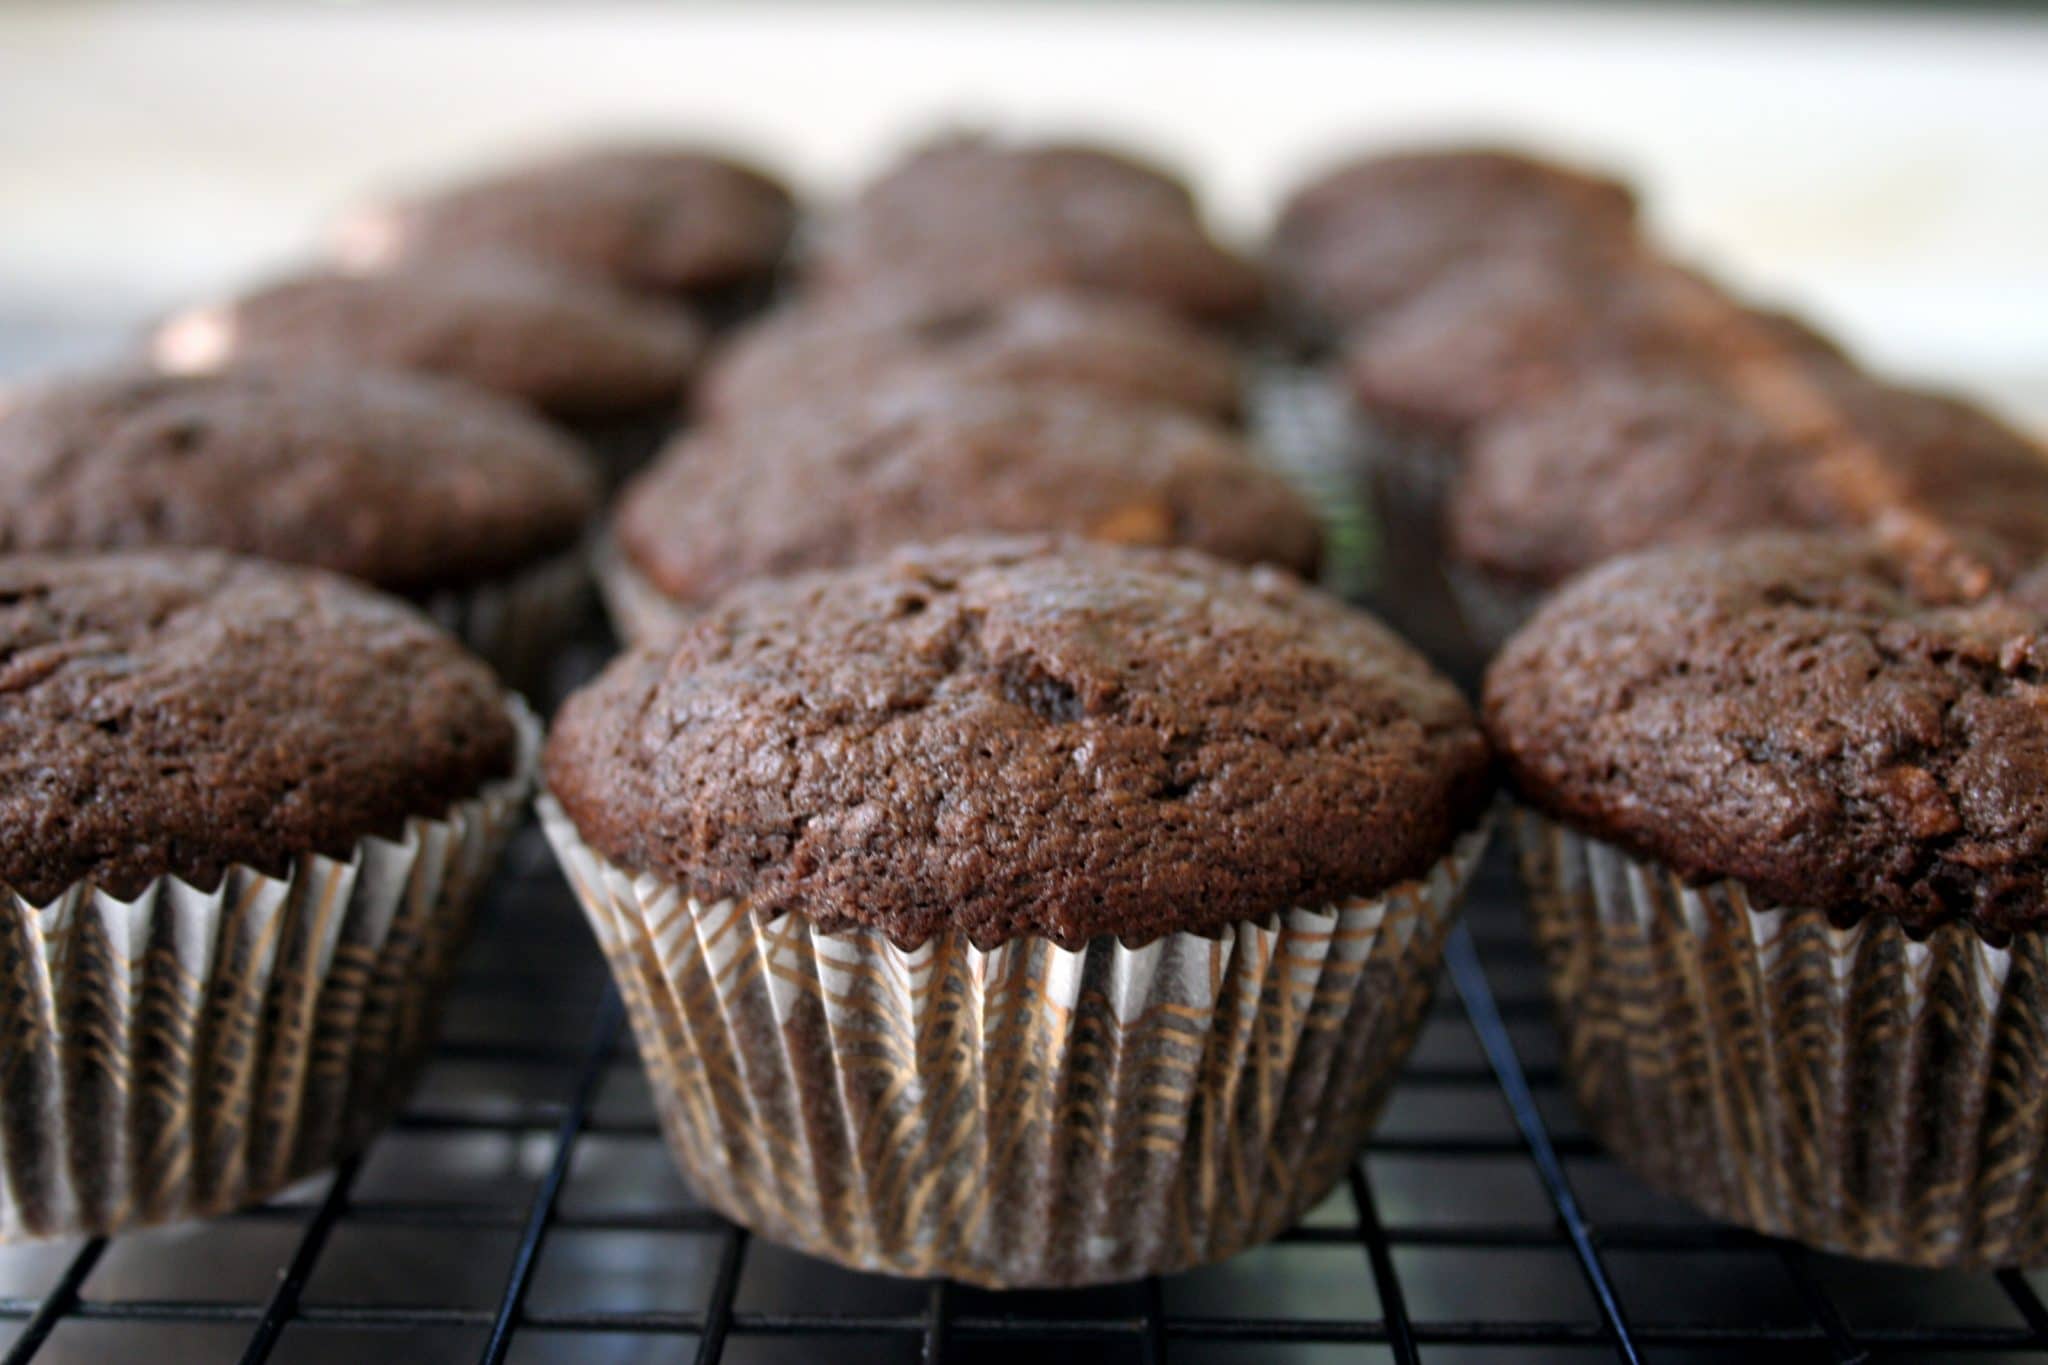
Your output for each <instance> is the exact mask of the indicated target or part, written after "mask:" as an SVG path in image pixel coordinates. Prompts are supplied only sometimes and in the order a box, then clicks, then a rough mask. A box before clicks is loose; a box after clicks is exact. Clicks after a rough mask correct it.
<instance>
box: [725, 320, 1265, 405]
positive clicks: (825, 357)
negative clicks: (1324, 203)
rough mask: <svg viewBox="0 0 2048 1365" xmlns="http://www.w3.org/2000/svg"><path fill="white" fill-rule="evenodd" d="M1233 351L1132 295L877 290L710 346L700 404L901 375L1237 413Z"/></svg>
mask: <svg viewBox="0 0 2048 1365" xmlns="http://www.w3.org/2000/svg"><path fill="white" fill-rule="evenodd" d="M1238 371H1239V365H1238V359H1237V355H1236V352H1235V351H1234V350H1233V349H1232V348H1231V346H1230V344H1229V343H1228V342H1226V341H1224V340H1223V339H1222V338H1220V337H1218V336H1215V335H1213V334H1211V333H1209V332H1206V331H1204V330H1202V329H1201V328H1199V327H1197V326H1195V325H1194V324H1192V323H1190V322H1187V321H1185V320H1183V319H1180V318H1176V317H1174V316H1173V315H1172V314H1170V313H1167V312H1164V311H1162V310H1160V309H1157V308H1153V307H1151V306H1149V305H1147V304H1145V303H1142V302H1139V301H1137V300H1134V299H1118V298H1113V297H1108V296H1104V295H1090V294H1080V293H1072V292H1066V291H1047V292H1044V293H1031V294H1020V295H1017V296H1016V297H1014V298H1007V299H994V300H989V301H987V302H984V303H979V304H972V303H970V304H948V303H945V302H942V301H935V300H931V299H926V298H922V297H919V296H917V295H915V294H912V295H908V296H904V297H877V298H874V299H871V300H862V301H857V302H849V303H843V304H840V305H837V306H832V305H813V306H810V307H799V308H785V309H782V310H780V311H779V312H777V313H774V314H771V315H770V316H769V317H767V318H765V319H763V320H762V321H761V322H759V323H757V324H755V325H754V326H752V327H750V328H748V329H747V330H746V331H745V332H743V333H741V334H740V335H739V336H738V337H736V338H734V340H733V342H732V344H731V345H729V346H727V347H725V348H724V349H722V350H721V351H719V352H718V354H717V355H716V356H715V357H714V358H713V360H712V362H711V364H710V366H709V367H708V369H707V370H706V371H705V374H704V378H703V380H702V381H701V382H700V383H699V385H698V386H697V391H696V395H695V396H696V402H697V405H698V410H699V411H700V412H701V413H702V414H704V415H705V416H707V417H712V418H719V417H726V416H730V415H732V414H734V413H740V412H755V411H759V410H761V409H763V408H769V407H775V406H779V405H782V404H788V403H797V402H802V401H805V400H806V399H809V398H813V397H815V396H816V395H818V394H820V393H832V392H837V391H840V390H845V389H857V388H867V387H871V386H873V385H875V384H876V383H879V382H882V381H888V382H891V383H895V382H901V381H904V380H908V379H928V380H941V381H946V382H950V383H1007V384H1020V385H1029V386H1032V387H1044V388H1071V389H1083V390H1086V391H1088V392H1091V393H1100V394H1104V395H1108V396H1112V397H1120V398H1126V399H1131V400H1133V401H1138V402H1148V403H1160V404H1164V405H1166V406H1169V407H1176V408H1181V409H1183V410H1185V411H1188V412H1193V413H1197V414H1200V415H1204V416H1208V417H1213V418H1215V419H1217V420H1219V421H1230V420H1234V419H1235V418H1236V416H1237V414H1238V407H1239V398H1240V392H1239V391H1240V388H1241V387H1242V386H1241V384H1240V379H1239V373H1238Z"/></svg>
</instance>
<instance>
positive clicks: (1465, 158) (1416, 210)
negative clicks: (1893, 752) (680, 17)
mask: <svg viewBox="0 0 2048 1365" xmlns="http://www.w3.org/2000/svg"><path fill="white" fill-rule="evenodd" d="M1636 234H1637V220H1636V198H1635V195H1634V194H1633V192H1631V191H1630V190H1629V188H1628V187H1627V186H1626V185H1624V184H1622V183H1621V182H1619V181H1617V180H1613V179H1610V178H1608V177H1607V176H1604V175H1600V174H1597V173H1594V172H1591V171H1586V170H1581V169H1579V168H1576V167H1573V166H1568V165H1563V164H1560V163H1557V162H1551V161H1543V160H1539V159H1537V158H1535V157H1532V156H1528V155H1525V154H1523V153H1521V152H1516V151H1512V150H1508V149H1504V148H1492V147H1452V148H1442V149H1410V150H1404V151H1399V152H1393V153H1388V154H1383V155H1379V156H1371V157H1363V158H1359V159H1356V160H1352V161H1348V162H1345V163H1343V164H1342V165H1339V166H1337V167H1335V168H1333V169H1330V170H1328V171H1325V172H1323V173H1322V174H1320V175H1318V176H1317V177H1316V178H1314V179H1313V180H1311V181H1310V182H1309V183H1308V184H1306V185H1304V186H1302V187H1301V188H1300V189H1298V190H1296V191H1295V192H1294V193H1293V194H1292V195H1290V196H1289V197H1288V199H1287V201H1286V203H1285V204H1284V205H1283V206H1282V208H1281V211H1280V215H1279V218H1278V220H1277V221H1276V222H1275V224H1274V228H1273V235H1272V240H1271V242H1270V244H1269V247H1268V256H1267V262H1268V265H1269V266H1270V268H1271V273H1272V277H1273V282H1274V291H1275V293H1276V294H1277V295H1278V297H1279V300H1280V302H1281V304H1282V307H1283V310H1284V312H1285V314H1286V316H1287V318H1288V320H1289V322H1290V324H1291V325H1292V326H1293V327H1294V329H1295V330H1296V331H1297V332H1298V333H1300V334H1301V335H1303V336H1304V337H1306V338H1308V339H1311V340H1318V339H1320V340H1329V339H1333V338H1335V337H1338V336H1341V335H1343V334H1344V333H1346V332H1348V331H1351V330H1353V329H1355V328H1358V327H1360V326H1365V325H1369V324H1370V323H1372V322H1373V321H1375V320H1376V319H1379V318H1381V317H1384V316H1385V315H1386V314H1387V313H1389V312H1390V311H1392V310H1393V309H1395V308H1397V307H1398V306H1399V305H1401V304H1402V303H1405V302H1407V301H1408V300H1410V299H1412V298H1415V297H1416V296H1418V295H1419V294H1421V293H1423V292H1424V291H1426V290H1428V289H1429V288H1431V287H1432V286H1434V285H1436V284H1438V283H1439V282H1441V281H1443V280H1445V279H1448V278H1450V277H1451V276H1453V275H1455V274H1457V273H1459V272H1462V271H1464V270H1469V269H1470V268H1472V266H1474V265H1475V264H1478V263H1482V262H1486V261H1492V260H1502V259H1508V260H1523V259H1526V260H1530V261H1532V262H1534V263H1536V264H1537V265H1539V266H1552V267H1561V268H1573V267H1577V268H1581V269H1584V268H1593V266H1594V265H1595V264H1596V263H1597V262H1599V261H1600V260H1601V259H1602V258H1603V257H1607V256H1612V255H1615V254H1617V253H1626V252H1627V251H1629V250H1632V249H1633V248H1634V245H1635V241H1636Z"/></svg>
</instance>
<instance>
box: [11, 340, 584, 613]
mask: <svg viewBox="0 0 2048 1365" xmlns="http://www.w3.org/2000/svg"><path fill="white" fill-rule="evenodd" d="M596 510H597V492H596V483H595V478H594V476H593V474H592V473H591V471H590V469H589V467H588V462H587V460H586V458H585V457H584V455H583V454H582V452H581V451H579V450H577V449H576V448H575V447H574V446H572V445H570V444H569V443H568V442H567V441H566V439H565V438H563V437H561V436H559V435H557V434H556V433H555V432H553V431H552V430H551V429H549V428H547V427H545V426H543V425H541V424H540V423H539V422H537V421H535V420H534V419H533V418H532V417H530V416H528V415H527V414H525V413H524V412H522V411H520V410H518V409H516V408H513V407H511V406H509V405H507V404H504V403H501V402H499V401H497V400H495V399H492V398H490V397H489V396H487V395H484V394H480V393H477V392H475V391H473V390H470V389H465V388H457V387H455V386H453V385H446V384H440V383H435V382H433V381H430V380H427V379H423V378H418V377H414V376H408V375H397V374H378V373H373V372H369V371H361V370H340V369H302V370H263V369H241V370H232V371H227V372H224V373H221V374H217V375H206V376H178V375H161V374H152V373H150V372H148V371H145V370H140V369H116V370H107V371H95V372H91V373H80V374H76V375H70V376H65V377H60V378H54V379H50V380H46V381H43V382H40V383H36V384H31V385H27V386H24V387H23V388H21V389H20V390H18V391H16V392H14V393H12V394H10V395H9V396H8V399H7V401H6V403H5V404H4V406H0V551H4V552H7V553H19V552H22V551H25V550H114V549H133V548H148V547H157V546H180V545H182V546H199V547H207V548H212V549H221V550H234V551H238V552H241V553H244V554H254V555H260V556H263V557H264V558H268V559H277V560H284V561H288V562H295V563H305V564H312V565H314V566H316V567H319V568H324V569H331V570H333V571H335V572H337V573H343V574H347V575H348V576H350V577H352V578H360V579H364V580H366V581H368V582H372V583H375V584H377V585H378V586H380V587H384V588H388V589H390V590H392V591H394V592H400V593H409V594H419V593H424V592H427V591H429V590H432V589H436V588H442V587H449V586H456V585H462V584H468V583H474V582H478V581H481V580H484V579H488V578H492V577H495V576H497V575H500V574H504V573H509V572H512V571H515V570H517V569H520V568H522V567H524V566H526V565H529V564H532V563H534V562H536V561H537V560H541V559H545V558H547V557H549V556H551V555H555V554H559V553H562V552H564V551H566V550H568V549H570V548H572V547H573V546H574V545H575V544H576V543H577V541H578V540H579V539H580V537H581V536H582V533H583V530H584V527H585V526H586V525H587V524H588V522H589V520H590V518H591V517H592V516H593V515H594V514H595V512H596Z"/></svg>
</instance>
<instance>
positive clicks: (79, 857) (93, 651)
mask: <svg viewBox="0 0 2048 1365" xmlns="http://www.w3.org/2000/svg"><path fill="white" fill-rule="evenodd" d="M516 748H517V736H516V734H515V730H514V726H513V723H512V721H511V719H510V716H509V714H508V712H507V709H506V705H505V698H504V695H503V693H502V692H501V690H500V688H499V685H498V683H497V682H496V680H495V679H494V678H493V677H492V675H491V673H490V671H489V669H487V668H486V667H485V666H484V665H483V664H482V663H481V662H479V661H477V660H475V659H473V658H472V657H470V656H469V655H468V654H466V653H465V652H464V651H463V650H462V649H461V648H460V647H459V646H457V645H456V644H455V643H454V641H452V640H450V639H449V638H447V637H446V636H445V635H443V634H442V633H441V632H440V631H438V630H436V629H435V628H434V627H433V626H432V625H430V624H429V623H428V622H427V621H426V620H425V619H424V618H423V617H421V616H419V615H418V614H417V613H415V612H413V611H412V610H410V609H409V608H407V607H405V606H403V605H402V604H400V603H397V602H393V601H390V600H389V599H386V598H382V597H379V596H377V595H376V594H374V593H372V592H369V591H367V590H365V589H362V588H359V587H356V586H354V585H352V584H350V583H347V582H346V581H344V580H342V579H339V578H334V577H330V576H328V575H326V574H321V573H315V572H311V571H304V570H292V569H284V568H280V567H276V566H272V565H266V564H260V563H257V562H255V561H251V560H242V559H236V558H233V557H231V556H226V555H218V554H210V553H201V552H162V553H146V554H119V555H99V556H42V555H21V556H12V557H7V558H0V884H4V885H5V886H6V887H8V888H9V889H11V890H12V891H13V892H15V893H16V894H18V895H21V896H24V897H26V898H27V899H28V900H30V901H31V902H41V901H43V900H47V899H49V898H51V897H54V896H56V895H58V894H60V893H61V892H62V891H63V890H64V889H65V888H66V887H68V886H70V885H71V884H73V883H75V882H78V881H80V880H82V879H85V878H91V879H92V880H93V881H94V882H95V884H96V885H98V887H99V888H100V889H102V890H104V891H107V892H110V893H112V894H114V895H118V896H132V895H135V894H138V893H139V892H140V891H141V890H142V889H143V887H144V886H146V885H147V884H148V883H149V882H150V881H151V880H153V879H154V878H156V877H158V876H162V875H166V874H168V875H175V876H177V877H180V878H183V879H184V880H186V881H188V882H191V883H193V884H194V885H198V886H202V887H211V886H213V885H215V884H216V883H217V882H218V881H219V879H220V877H221V874H222V873H223V872H224V871H225V870H226V868H227V867H228V866H229V865H231V864H235V863H246V864H248V865H250V866H253V867H255V868H257V869H258V870H259V871H264V872H268V873H272V874H276V873H278V872H280V871H281V870H282V869H283V868H284V867H285V866H286V865H288V864H289V863H290V861H291V860H292V859H293V858H295V857H296V856H298V855H299V854H302V853H312V852H317V853H324V854H328V855H330V856H345V855H346V853H347V851H348V849H349V848H350V847H351V846H352V845H353V844H354V843H355V842H356V841H357V840H359V839H361V838H363V837H365V836H367V835H372V834H376V835H383V836H386V837H391V836H395V835H397V834H398V833H399V832H400V831H401V830H402V828H403V825H404V822H405V820H406V819H407V818H408V817H411V816H420V817H426V818H436V819H438V818H440V817H441V816H442V815H444V814H445V813H446V811H447V809H448V807H449V806H450V805H452V804H453V803H455V802H456V801H459V800H463V799H466V798H469V797H472V796H474V795H476V794H477V792H478V789H479V788H480V787H481V786H483V784H485V783H487V782H489V781H491V780H492V779H494V778H499V777H503V776H506V775H508V774H509V773H510V772H511V770H512V767H513V765H514V762H515V760H516Z"/></svg>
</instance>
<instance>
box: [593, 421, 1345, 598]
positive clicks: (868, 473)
mask: <svg viewBox="0 0 2048 1365" xmlns="http://www.w3.org/2000/svg"><path fill="white" fill-rule="evenodd" d="M612 530H613V536H612V541H613V544H612V547H611V552H610V553H609V554H608V555H607V557H606V563H605V565H604V566H603V568H602V569H601V571H600V572H601V575H602V579H603V582H604V586H605V590H606V596H607V599H608V600H609V601H610V602H611V604H612V613H613V619H614V621H615V622H616V623H617V625H618V626H619V631H620V634H622V635H624V636H626V637H628V638H645V637H651V636H657V635H660V634H662V633H664V632H666V631H667V630H669V629H670V628H671V626H672V624H673V621H674V618H675V616H676V615H677V613H678V611H679V610H681V609H682V608H684V607H687V606H689V605H692V604H696V603H701V602H704V601H707V600H709V599H711V598H713V597H716V596H717V595H718V594H719V593H721V592H724V591H726V590H727V589H729V588H731V587H732V586H733V585H735V584H738V583H742V582H745V581H747V580H748V579H752V578H761V577H768V576H772V575H776V574H788V573H796V572H800V571H803V570H807V569H824V568H836V567H838V566H840V565H845V564H854V563H859V562H861V561H864V560H869V559H874V558H877V557H879V556H881V555H883V554H885V553H886V552H887V551H889V550H892V549H894V548H896V547H897V546H899V545H905V544H913V543H917V542H920V541H931V540H939V539H943V538H945V537H947V536H949V535H957V534H962V533H965V532H971V531H984V532H1032V531H1045V532H1066V533H1069V534H1073V535H1077V536H1083V537H1087V538H1089V539H1092V540H1098V541H1109V542H1116V543H1122V544H1129V545H1158V546H1164V545H1185V546H1189V547H1191V548H1194V549H1198V550H1204V551H1207V552H1208V553H1210V554H1214V555H1216V556H1218V557H1219V558H1222V559H1229V560H1235V561H1239V562H1242V563H1262V562H1264V563H1273V564H1278V565H1280V566H1281V567H1283V568H1286V569H1290V570H1292V571H1293V572H1295V573H1297V574H1300V575H1302V576H1304V577H1311V578H1312V577H1313V576H1314V575H1315V571H1316V567H1317V562H1318V559H1319V555H1320V550H1321V532H1320V529H1319V527H1318V524H1317V521H1316V516H1315V513H1314V511H1313V510H1312V509H1310V508H1309V507H1308V505H1307V504H1306V503H1304V502H1303V501H1302V500H1301V498H1300V497H1299V496H1298V495H1296V494H1295V492H1294V491H1293V489H1292V488H1291V486H1290V485H1289V484H1288V483H1287V481H1286V480H1285V479H1284V478H1283V477H1282V476H1280V475H1279V474H1277V473H1274V472H1272V471H1270V470H1268V469H1266V468H1264V467H1262V466H1261V465H1259V464H1257V463H1256V462H1255V461H1254V460H1253V459H1252V457H1251V455H1250V454H1249V452H1248V451H1247V449H1246V447H1245V446H1244V444H1243V443H1242V442H1241V441H1239V440H1238V439H1237V438H1236V437H1235V436H1233V435H1232V434H1231V433H1229V432H1228V431H1226V430H1224V429H1223V428H1221V427H1218V426H1216V425H1214V424H1212V423H1208V422H1203V421H1200V420H1198V419H1196V418H1192V417H1188V416H1186V415H1184V414H1181V413H1177V412H1172V411H1170V410H1167V409H1163V408H1154V407H1142V406H1136V405H1132V404H1128V403H1119V402H1115V401H1113V400H1109V399H1103V398H1097V397H1095V396H1093V395H1090V394H1085V393H1080V392H1063V391H1059V390H1050V389H1018V388H1004V387H994V386H980V387H964V388H953V387H949V386H944V385H922V384H920V385H913V386H911V387H907V388H884V389H881V390H878V391H875V392H872V393H868V392H857V391H846V392H844V393H841V394H839V395H837V396H831V397H824V398H820V399H818V400H816V401H814V402H812V403H809V404H805V405H803V406H800V407H792V408H786V409H783V410H781V411H776V412H764V413H761V414H759V415H757V416H754V417H751V418H748V419H745V420H741V421H737V422H733V423H730V424H727V425H725V426H722V427H710V428H705V429H703V430H700V431H696V432H693V433H691V434H689V435H687V436H684V437H683V438H682V439H681V440H680V441H678V442H677V443H676V444H675V445H674V446H673V447H671V448H670V450H669V451H668V452H667V453H666V454H664V455H663V456H662V458H661V459H660V460H659V461H658V462H657V463H656V464H655V466H654V468H652V469H650V470H648V471H647V472H646V473H645V474H643V475H641V476H640V477H639V478H638V479H636V480H635V481H634V482H633V483H632V484H631V485H630V486H629V487H628V488H627V489H626V491H625V493H624V494H623V496H622V497H621V498H620V500H619V505H618V510H617V513H616V515H615V516H614V519H613V523H612Z"/></svg>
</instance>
